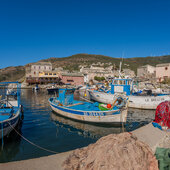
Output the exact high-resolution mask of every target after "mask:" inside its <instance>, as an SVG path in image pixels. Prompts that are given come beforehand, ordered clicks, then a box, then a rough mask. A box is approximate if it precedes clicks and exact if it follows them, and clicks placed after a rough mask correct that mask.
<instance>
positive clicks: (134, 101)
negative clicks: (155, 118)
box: [129, 95, 170, 110]
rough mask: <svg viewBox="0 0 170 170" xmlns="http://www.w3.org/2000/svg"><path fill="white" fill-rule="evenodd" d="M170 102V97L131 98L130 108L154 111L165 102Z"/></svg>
mask: <svg viewBox="0 0 170 170" xmlns="http://www.w3.org/2000/svg"><path fill="white" fill-rule="evenodd" d="M166 100H168V101H169V100H170V95H162V96H129V107H131V108H137V109H151V110H154V109H156V107H157V106H158V105H159V104H160V103H161V102H163V101H166Z"/></svg>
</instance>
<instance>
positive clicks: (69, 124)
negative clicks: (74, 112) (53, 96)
mask: <svg viewBox="0 0 170 170" xmlns="http://www.w3.org/2000/svg"><path fill="white" fill-rule="evenodd" d="M51 118H52V120H53V121H54V122H55V124H56V126H59V127H62V128H65V129H67V130H69V131H71V132H75V133H78V134H79V135H81V136H84V137H90V138H99V137H102V136H105V135H108V134H111V133H116V134H117V133H121V132H122V131H123V129H122V127H113V126H110V125H102V124H100V126H99V125H98V124H94V123H93V124H89V123H84V122H83V123H82V122H79V121H76V120H73V119H69V118H65V117H63V116H61V115H59V114H57V113H55V112H53V111H52V112H51Z"/></svg>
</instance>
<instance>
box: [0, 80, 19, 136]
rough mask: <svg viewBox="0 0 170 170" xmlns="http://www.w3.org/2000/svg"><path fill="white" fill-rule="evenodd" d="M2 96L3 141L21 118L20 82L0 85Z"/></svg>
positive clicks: (0, 118)
mask: <svg viewBox="0 0 170 170" xmlns="http://www.w3.org/2000/svg"><path fill="white" fill-rule="evenodd" d="M13 87H15V89H13ZM0 94H1V100H0V139H2V138H3V137H5V136H7V135H8V134H9V133H10V132H11V131H12V130H13V128H15V127H16V125H17V124H18V122H19V120H20V118H21V112H22V107H21V104H20V84H19V83H18V82H3V83H0Z"/></svg>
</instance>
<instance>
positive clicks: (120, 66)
mask: <svg viewBox="0 0 170 170" xmlns="http://www.w3.org/2000/svg"><path fill="white" fill-rule="evenodd" d="M123 57H124V52H123V53H122V61H120V65H119V78H122V74H121V70H122V63H123Z"/></svg>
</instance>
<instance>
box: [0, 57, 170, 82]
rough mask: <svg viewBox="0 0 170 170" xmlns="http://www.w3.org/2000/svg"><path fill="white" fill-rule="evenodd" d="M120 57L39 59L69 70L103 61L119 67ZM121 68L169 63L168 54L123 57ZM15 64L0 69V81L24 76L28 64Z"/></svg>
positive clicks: (135, 68)
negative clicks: (14, 65)
mask: <svg viewBox="0 0 170 170" xmlns="http://www.w3.org/2000/svg"><path fill="white" fill-rule="evenodd" d="M121 60H122V59H121V58H113V57H109V56H104V55H94V54H76V55H72V56H69V57H64V58H48V59H45V60H41V61H47V62H51V63H52V65H53V68H55V67H63V68H64V69H68V70H70V71H73V70H79V66H80V65H86V66H90V65H91V64H92V63H98V62H101V63H105V64H104V67H107V66H108V63H111V64H115V66H116V68H119V63H120V61H121ZM123 63H124V64H123V66H122V67H123V68H130V69H132V70H134V71H135V72H136V71H137V68H138V67H139V66H143V65H146V64H149V65H152V66H155V65H156V64H161V63H170V55H166V56H158V57H136V58H125V59H123ZM29 65H30V64H27V65H25V66H17V67H7V68H3V69H0V81H16V80H19V79H21V78H23V77H24V75H25V67H27V66H29Z"/></svg>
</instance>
